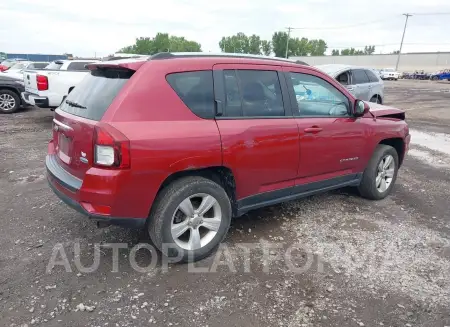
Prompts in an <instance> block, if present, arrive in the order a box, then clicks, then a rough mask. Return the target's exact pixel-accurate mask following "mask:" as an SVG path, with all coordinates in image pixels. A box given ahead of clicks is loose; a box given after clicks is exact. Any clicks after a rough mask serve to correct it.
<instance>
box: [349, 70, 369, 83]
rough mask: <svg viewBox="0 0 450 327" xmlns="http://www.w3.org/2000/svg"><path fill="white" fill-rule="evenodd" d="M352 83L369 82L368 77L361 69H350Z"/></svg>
mask: <svg viewBox="0 0 450 327" xmlns="http://www.w3.org/2000/svg"><path fill="white" fill-rule="evenodd" d="M352 77H353V84H364V83H369V78H368V77H367V75H366V73H365V72H364V70H362V69H354V70H352Z"/></svg>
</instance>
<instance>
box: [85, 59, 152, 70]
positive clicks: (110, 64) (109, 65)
mask: <svg viewBox="0 0 450 327" xmlns="http://www.w3.org/2000/svg"><path fill="white" fill-rule="evenodd" d="M146 62H147V57H145V58H132V59H125V60H111V61H101V62H93V63H90V64H87V65H86V66H85V67H86V68H87V69H89V70H96V69H121V68H122V69H129V70H134V71H136V70H138V69H139V68H140V67H141V66H142V65H143V64H145V63H146Z"/></svg>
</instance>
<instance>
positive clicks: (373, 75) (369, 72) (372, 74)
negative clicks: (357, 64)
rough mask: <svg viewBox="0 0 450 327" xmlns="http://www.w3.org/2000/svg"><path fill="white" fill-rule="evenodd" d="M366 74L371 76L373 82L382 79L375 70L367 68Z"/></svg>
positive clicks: (370, 79)
mask: <svg viewBox="0 0 450 327" xmlns="http://www.w3.org/2000/svg"><path fill="white" fill-rule="evenodd" d="M366 74H367V77H369V81H370V82H372V83H376V82H379V81H380V80H379V79H378V77H377V76H376V75H375V73H374V72H372V71H371V70H366Z"/></svg>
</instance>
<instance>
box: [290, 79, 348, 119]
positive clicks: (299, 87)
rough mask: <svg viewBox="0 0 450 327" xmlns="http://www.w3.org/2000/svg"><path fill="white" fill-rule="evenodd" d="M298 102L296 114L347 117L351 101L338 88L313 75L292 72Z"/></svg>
mask: <svg viewBox="0 0 450 327" xmlns="http://www.w3.org/2000/svg"><path fill="white" fill-rule="evenodd" d="M290 76H291V81H292V84H293V86H294V93H295V98H296V100H297V104H298V111H297V112H295V111H294V113H295V115H296V116H319V117H321V116H324V117H330V116H331V117H346V116H348V115H349V114H348V112H349V101H348V99H347V97H346V96H345V95H344V94H342V93H341V92H340V91H339V90H338V89H337V88H335V87H334V86H333V85H331V84H330V83H328V82H327V81H325V80H323V79H321V78H319V77H317V76H313V75H308V74H300V73H290Z"/></svg>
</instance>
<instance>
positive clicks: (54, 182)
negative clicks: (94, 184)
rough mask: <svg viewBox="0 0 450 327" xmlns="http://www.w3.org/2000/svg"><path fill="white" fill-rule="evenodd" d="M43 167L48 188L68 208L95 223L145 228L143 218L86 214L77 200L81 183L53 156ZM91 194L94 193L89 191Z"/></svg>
mask: <svg viewBox="0 0 450 327" xmlns="http://www.w3.org/2000/svg"><path fill="white" fill-rule="evenodd" d="M45 166H46V168H47V180H48V184H49V186H50V188H51V189H52V190H53V192H54V193H55V194H56V195H57V196H58V197H59V198H60V199H61V200H62V201H63V202H64V203H65V204H67V205H68V206H69V207H71V208H73V209H75V210H76V211H78V212H79V213H81V214H83V215H85V216H87V217H89V218H90V219H92V220H94V221H97V222H103V223H107V224H111V225H117V226H122V227H127V228H143V227H144V226H145V221H146V219H145V218H125V217H113V216H109V215H100V214H93V213H91V212H88V211H87V210H86V209H85V208H84V207H83V206H82V205H81V203H80V201H79V200H78V198H79V193H80V190H81V187H82V184H83V181H82V180H80V179H78V178H76V177H75V176H73V175H71V174H69V173H68V172H67V171H65V170H64V169H63V168H62V167H61V166H60V165H59V164H58V162H57V161H56V156H55V155H54V154H49V155H47V157H46V159H45ZM91 192H95V191H93V190H91Z"/></svg>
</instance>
